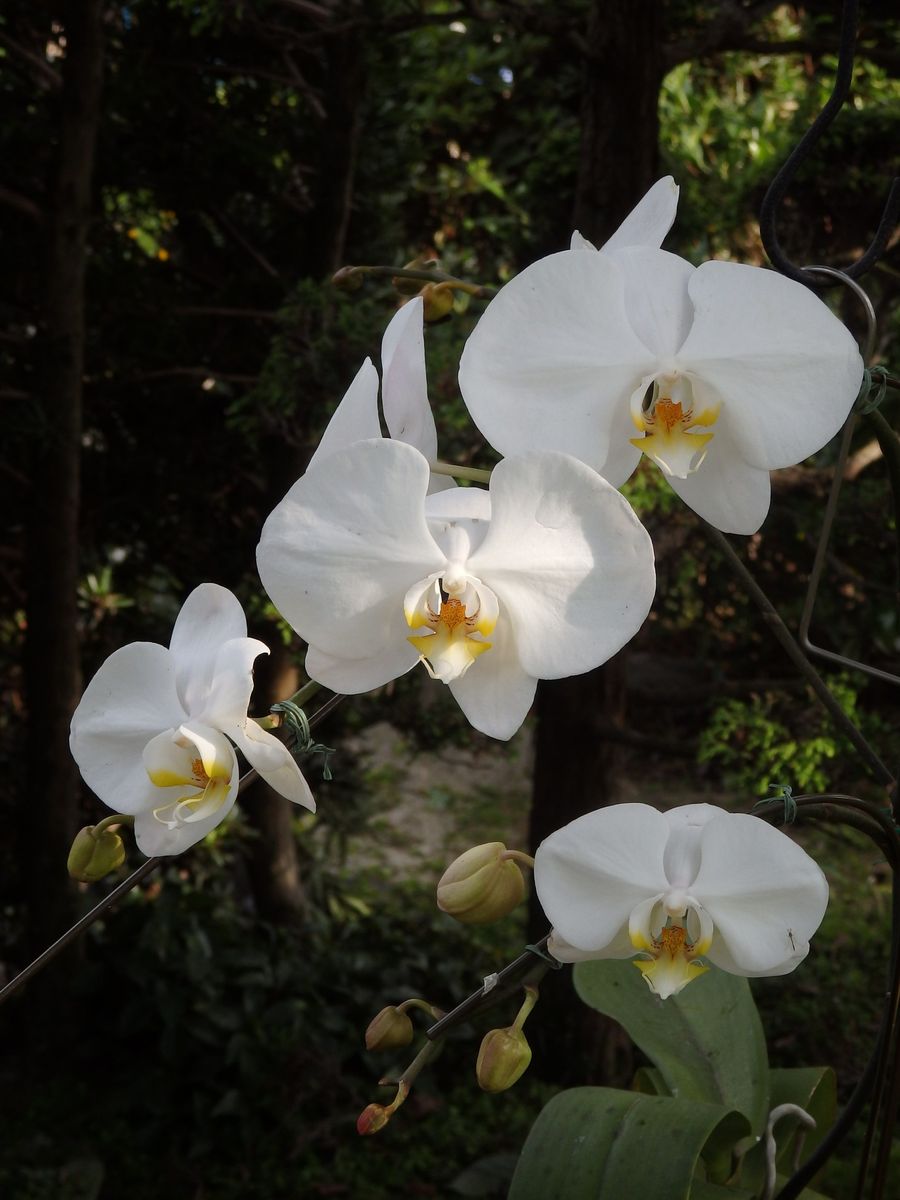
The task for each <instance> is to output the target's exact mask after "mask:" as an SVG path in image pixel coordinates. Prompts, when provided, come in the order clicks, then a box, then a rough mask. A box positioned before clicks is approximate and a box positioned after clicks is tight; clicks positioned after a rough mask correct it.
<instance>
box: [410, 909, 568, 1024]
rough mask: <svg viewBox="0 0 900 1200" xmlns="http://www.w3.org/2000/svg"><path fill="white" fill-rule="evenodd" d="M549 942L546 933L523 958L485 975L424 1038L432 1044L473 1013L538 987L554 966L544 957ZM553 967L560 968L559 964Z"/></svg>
mask: <svg viewBox="0 0 900 1200" xmlns="http://www.w3.org/2000/svg"><path fill="white" fill-rule="evenodd" d="M549 938H550V935H549V933H548V934H547V935H546V936H545V937H542V938H541V940H540V941H539V942H537V943H536V944H535V945H534V946H529V947H528V948H527V949H526V950H525V952H524V954H520V955H519V957H518V958H516V959H513V961H512V962H511V963H509V964H508V966H505V967H504V968H503V970H502V971H498V972H497V973H496V974H494V975H488V976H487V978H486V979H485V981H484V983H483V984H482V985H481V987H480V988H479V989H478V991H477V992H473V993H472V995H471V996H468V997H466V999H465V1000H463V1001H462V1003H461V1004H457V1006H456V1008H454V1009H451V1010H450V1012H448V1013H447V1015H446V1016H445V1017H441V1019H440V1020H439V1021H437V1022H436V1023H435V1024H434V1025H432V1026H431V1028H430V1029H426V1030H425V1036H426V1037H427V1038H429V1039H430V1040H432V1041H433V1040H434V1039H435V1038H439V1037H443V1035H444V1034H445V1033H447V1032H448V1031H449V1030H451V1029H453V1028H455V1026H457V1025H462V1024H463V1023H464V1022H465V1021H468V1020H470V1019H471V1018H472V1017H473V1016H475V1014H476V1013H480V1012H484V1011H485V1010H486V1009H489V1008H493V1007H494V1006H495V1005H496V1004H499V1003H502V1002H503V1001H504V1000H506V999H508V997H509V996H511V995H514V994H515V992H517V991H518V990H519V988H521V987H523V986H527V985H529V984H533V985H537V984H539V983H540V981H541V980H542V979H543V978H544V976H545V975H546V974H547V972H548V971H549V970H550V968H551V966H553V965H554V963H553V960H552V959H551V958H550V956H549V955H548V954H547V953H546V950H547V942H548V940H549ZM555 965H557V966H561V965H562V964H555ZM529 1011H530V1010H529ZM526 1015H527V1014H526Z"/></svg>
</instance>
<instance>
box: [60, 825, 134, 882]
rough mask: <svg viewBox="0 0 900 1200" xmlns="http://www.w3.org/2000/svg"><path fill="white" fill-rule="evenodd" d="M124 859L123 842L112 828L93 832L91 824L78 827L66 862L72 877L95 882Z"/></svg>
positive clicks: (119, 865)
mask: <svg viewBox="0 0 900 1200" xmlns="http://www.w3.org/2000/svg"><path fill="white" fill-rule="evenodd" d="M124 861H125V843H124V842H123V841H122V839H121V838H120V837H119V835H118V833H116V832H115V831H114V830H112V829H101V830H100V832H99V833H94V826H93V825H86V826H85V827H84V829H79V831H78V833H76V835H75V840H74V842H73V843H72V849H71V850H70V851H69V860H68V863H67V864H66V865H67V867H68V871H69V874H70V875H71V876H72V878H73V879H78V880H80V881H81V882H82V883H96V882H97V880H98V879H102V878H103V876H104V875H108V874H109V873H110V871H115V869H116V867H121V865H122V863H123V862H124Z"/></svg>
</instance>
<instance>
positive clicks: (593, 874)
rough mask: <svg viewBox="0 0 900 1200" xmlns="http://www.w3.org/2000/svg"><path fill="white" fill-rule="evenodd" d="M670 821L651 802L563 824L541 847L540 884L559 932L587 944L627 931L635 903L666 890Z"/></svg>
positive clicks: (598, 945) (587, 947) (595, 946)
mask: <svg viewBox="0 0 900 1200" xmlns="http://www.w3.org/2000/svg"><path fill="white" fill-rule="evenodd" d="M668 836H669V826H668V825H667V824H666V821H665V818H664V817H663V816H662V814H661V813H658V812H657V811H656V810H655V809H653V808H650V807H649V806H648V805H645V804H614V805H611V806H610V807H609V808H601V809H599V810H598V811H596V812H592V813H588V814H587V815H586V816H583V817H578V818H577V820H575V821H572V822H570V823H569V824H568V825H565V826H564V827H563V828H562V829H558V830H557V831H556V832H555V833H552V834H551V835H550V836H549V837H548V838H545V839H544V841H543V842H542V843H541V844H540V846H539V847H538V849H537V853H536V854H535V861H534V885H535V889H536V891H537V895H538V899H539V900H540V903H541V907H542V908H543V910H544V912H545V913H546V914H547V917H548V919H549V920H550V922H551V924H552V925H553V927H554V930H555V931H556V932H557V934H558V936H559V937H561V938H563V939H564V940H565V941H566V942H568V943H569V944H570V945H572V946H574V947H576V948H577V949H579V950H582V951H599V950H601V949H602V948H604V947H606V946H609V945H610V944H611V943H612V942H613V940H614V939H616V938H618V937H619V936H620V935H621V934H622V931H623V930H625V931H626V934H627V929H628V921H629V917H630V915H631V912H632V910H633V909H634V908H635V906H636V905H638V904H639V903H640V902H641V901H642V900H648V899H650V898H653V897H658V896H659V895H660V894H662V893H664V892H665V891H666V889H667V886H668V883H667V880H666V876H665V872H664V870H663V856H664V854H665V848H666V841H667V839H668Z"/></svg>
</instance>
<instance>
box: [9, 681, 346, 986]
mask: <svg viewBox="0 0 900 1200" xmlns="http://www.w3.org/2000/svg"><path fill="white" fill-rule="evenodd" d="M307 686H309V685H307ZM317 686H318V685H317ZM302 690H303V689H301V691H302ZM343 699H344V696H342V695H339V694H335V695H334V696H332V697H331V698H330V699H329V700H326V701H325V703H324V704H323V705H322V706H321V708H319V709H317V711H316V712H314V713H313V715H312V716H311V717H310V718H309V724H310V728H314V727H315V726H316V725H318V724H319V722H320V721H322V720H324V718H325V717H326V716H328V714H329V713H330V712H331V711H332V710H333V709H335V708H336V707H337V706H338V704H340V703H341V701H342V700H343ZM257 778H258V774H257V771H256V770H255V769H254V768H251V769H250V770H249V771H247V773H246V774H245V775H242V776H241V781H240V784H239V786H238V791H239V792H244V791H246V789H247V788H248V787H249V786H250V784H251V783H254V782H255V781H256V779H257ZM129 820H130V821H133V820H134V818H133V817H131V818H128V817H125V816H123V815H122V814H121V813H112V814H111V815H110V816H109V817H105V818H104V820H103V821H101V822H100V823H99V824H98V825H97V826H95V829H100V828H101V827H103V826H105V825H107V824H109V825H122V824H125V823H127V822H128V821H129ZM163 861H164V860H163V859H162V858H148V859H147V860H146V861H145V862H143V863H141V865H140V866H139V867H138V868H137V869H136V870H134V871H132V872H131V874H130V875H129V876H127V877H126V878H125V879H123V880H122V882H121V883H120V884H117V885H116V887H114V888H113V890H112V891H111V892H109V893H107V895H105V896H104V897H103V899H102V900H99V901H98V902H97V903H96V904H95V905H94V907H93V908H92V909H91V910H90V911H89V912H86V913H85V914H84V916H83V917H81V918H79V920H77V921H76V922H75V924H74V925H72V926H71V927H70V928H69V929H67V930H66V932H65V933H63V934H62V935H61V936H60V937H58V938H57V939H56V941H55V942H53V943H52V944H51V945H49V946H48V947H47V948H46V950H42V951H41V953H40V954H39V955H38V956H37V958H35V959H33V960H32V961H31V962H30V963H29V964H28V966H27V967H23V968H22V970H21V971H19V973H18V975H14V976H13V978H12V979H11V980H10V981H9V983H7V984H6V985H5V986H4V987H3V988H0V1004H3V1003H4V1001H6V1000H8V999H9V998H10V997H11V996H12V995H13V994H14V993H15V992H17V991H18V990H19V988H21V987H23V986H24V985H25V984H26V983H27V982H28V981H29V979H33V978H34V976H35V975H37V974H38V972H39V971H42V970H43V969H44V967H46V966H47V964H48V963H50V962H52V961H53V959H54V958H56V956H57V955H58V954H60V953H61V952H62V951H63V950H65V948H66V947H67V946H70V945H71V944H72V942H74V941H76V940H77V939H78V938H79V937H81V935H82V934H83V933H85V932H86V931H87V930H88V929H90V927H91V926H92V925H93V924H94V922H95V921H97V920H99V919H100V917H102V916H103V915H104V913H106V912H108V911H109V909H111V908H112V907H113V906H114V905H116V904H117V903H118V902H119V900H121V899H122V897H123V896H127V895H128V893H129V892H130V891H131V890H132V888H135V887H137V885H138V884H139V883H141V882H142V881H143V880H144V879H146V878H147V876H148V875H150V874H151V873H152V872H153V871H155V870H156V868H157V867H158V866H160V864H161V863H162V862H163Z"/></svg>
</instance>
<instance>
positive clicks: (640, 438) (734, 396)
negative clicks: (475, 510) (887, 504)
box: [459, 181, 863, 533]
mask: <svg viewBox="0 0 900 1200" xmlns="http://www.w3.org/2000/svg"><path fill="white" fill-rule="evenodd" d="M665 182H666V181H660V183H665ZM659 188H660V184H657V185H655V188H654V189H651V192H650V193H648V196H646V197H645V198H644V200H643V201H642V202H641V205H639V206H638V209H637V210H635V213H632V216H631V217H629V218H627V219H626V221H625V223H624V224H623V226H622V229H621V230H620V231H619V233H617V234H615V235H614V236H613V238H612V239H610V241H609V242H608V243H607V245H606V246H605V247H604V248H603V249H602V250H601V251H599V252H598V251H594V250H593V248H592V247H591V246H590V243H587V242H585V240H584V239H583V238H580V237H576V238H574V239H573V248H572V249H569V250H565V251H563V252H562V253H559V254H551V255H550V256H549V257H547V258H542V259H540V260H539V261H538V262H536V263H533V264H532V265H531V266H530V267H528V268H526V269H525V270H524V271H522V273H521V274H520V275H517V276H516V277H515V278H514V279H512V280H511V281H510V282H509V283H508V284H506V286H505V287H503V288H501V290H500V291H499V292H498V294H497V295H496V296H495V298H494V299H493V300H492V301H491V302H490V304H488V306H487V308H486V309H485V312H484V314H483V315H482V317H481V320H480V321H479V322H478V325H477V326H476V327H475V330H474V332H473V333H472V336H471V337H470V338H469V340H468V342H467V344H466V347H465V350H464V352H463V356H462V361H461V364H460V376H459V382H460V388H461V390H462V393H463V397H464V399H465V401H466V404H467V406H468V408H469V412H470V413H471V415H472V418H473V420H474V421H475V423H476V425H477V426H478V428H479V429H480V430H481V432H482V433H483V434H484V436H485V437H486V438H487V440H488V441H489V442H490V443H491V445H493V446H494V447H495V449H497V450H499V451H500V453H502V454H520V453H523V452H525V451H527V450H528V449H531V448H533V447H535V446H540V447H541V448H545V449H555V450H563V451H566V452H568V453H570V454H574V455H576V456H577V457H579V458H582V459H583V460H584V461H585V462H587V463H589V464H590V465H591V466H593V467H595V468H596V469H597V470H598V471H599V472H600V473H601V474H602V475H603V476H604V477H605V478H606V479H608V480H609V482H610V483H611V484H613V486H614V487H620V486H621V485H622V484H623V483H624V482H625V481H626V480H627V479H628V477H629V476H630V475H631V474H632V472H633V471H634V469H635V467H636V466H637V464H638V462H639V460H640V457H641V454H642V453H643V454H646V455H647V456H648V457H649V458H651V459H652V460H653V461H654V462H655V463H657V464H658V465H659V466H660V467H661V468H662V470H663V472H664V473H665V475H666V477H667V479H668V481H669V483H670V484H671V486H672V487H673V489H674V490H675V491H676V492H677V493H678V495H679V496H680V497H681V499H682V500H683V501H684V502H685V503H686V504H688V505H689V506H690V507H691V508H693V509H694V510H695V512H697V513H699V515H700V516H701V517H703V518H704V519H705V520H707V521H709V522H710V523H711V524H712V525H715V526H716V527H717V528H719V529H722V530H724V531H726V532H730V533H753V532H754V531H755V530H757V529H758V528H759V526H760V525H761V524H762V522H763V520H764V519H765V516H766V513H767V512H768V508H769V501H770V483H769V472H770V471H771V470H773V469H775V468H777V467H786V466H790V465H792V464H794V463H797V462H799V461H801V460H802V459H804V458H806V457H807V456H808V455H810V454H812V453H814V452H815V451H816V450H819V449H820V448H821V447H822V446H823V445H825V443H826V442H827V441H828V440H829V439H830V438H831V437H832V436H833V435H834V434H835V433H836V432H837V430H838V429H839V428H840V427H841V425H842V424H843V422H844V420H845V419H846V417H847V415H848V413H849V411H850V408H851V406H852V404H853V401H854V399H855V398H856V395H857V393H858V391H859V385H860V383H861V381H862V374H863V363H862V359H861V358H860V354H859V351H858V349H857V346H856V342H855V341H854V339H853V337H852V335H851V334H850V332H849V331H848V330H847V329H846V328H845V327H844V326H843V325H842V324H841V322H840V321H839V320H838V319H837V318H836V317H835V316H834V315H833V314H832V313H831V311H830V310H829V309H828V308H827V307H826V305H825V304H823V303H822V301H820V300H819V299H818V298H817V297H816V296H814V295H813V293H812V292H810V291H809V290H808V289H807V288H805V287H803V286H802V284H799V283H795V282H794V281H793V280H790V279H785V278H783V277H782V276H780V275H778V274H776V273H775V272H774V271H766V270H762V269H761V268H759V267H750V266H743V265H740V264H738V263H730V262H706V263H703V264H702V266H700V267H693V266H691V264H690V263H688V262H686V261H685V260H684V259H682V258H678V257H677V256H676V255H674V254H669V253H667V252H666V251H664V250H660V249H657V248H656V247H655V245H654V244H653V243H655V242H656V237H657V235H658V233H659V231H660V230H661V229H664V226H665V217H666V215H667V210H666V208H665V196H666V193H665V192H661V193H660V194H658V195H657V197H656V199H657V201H658V205H656V204H654V205H650V204H649V202H650V200H651V198H652V197H653V196H654V193H656V192H657V189H659ZM670 194H671V189H670V190H669V195H670ZM671 203H672V202H671V201H670V204H671ZM644 206H647V208H648V209H650V210H651V211H649V212H648V211H647V210H646V209H645V207H644ZM657 208H658V211H657ZM642 214H643V215H642ZM638 218H640V219H638ZM633 219H634V220H633ZM629 230H630V232H629ZM620 234H621V235H622V236H621V237H620ZM641 239H644V240H643V241H641ZM635 435H637V436H635Z"/></svg>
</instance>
